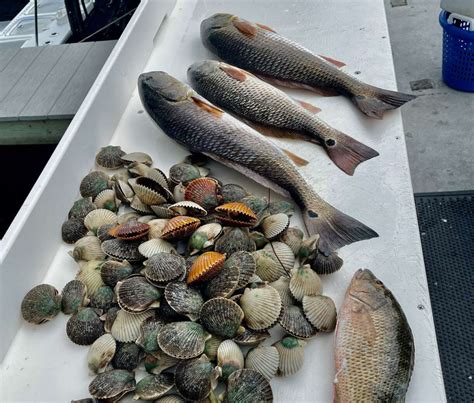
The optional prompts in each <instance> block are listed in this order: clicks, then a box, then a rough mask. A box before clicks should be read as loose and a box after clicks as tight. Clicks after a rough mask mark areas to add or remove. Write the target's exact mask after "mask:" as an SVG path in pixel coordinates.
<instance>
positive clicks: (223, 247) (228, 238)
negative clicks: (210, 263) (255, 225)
mask: <svg viewBox="0 0 474 403" xmlns="http://www.w3.org/2000/svg"><path fill="white" fill-rule="evenodd" d="M214 249H215V251H216V252H219V253H225V254H227V256H230V255H232V254H233V253H235V252H239V251H248V252H253V251H255V249H256V246H255V242H254V241H253V239H251V238H250V235H249V231H248V228H238V227H231V228H229V227H227V228H224V232H223V234H222V235H221V236H220V237H219V239H218V240H217V241H216V245H215V247H214Z"/></svg>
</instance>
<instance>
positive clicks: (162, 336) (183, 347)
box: [158, 322, 210, 360]
mask: <svg viewBox="0 0 474 403" xmlns="http://www.w3.org/2000/svg"><path fill="white" fill-rule="evenodd" d="M209 337H210V335H209V334H208V333H206V332H205V331H204V329H203V327H202V326H201V325H200V324H199V323H196V322H172V323H168V324H167V325H165V326H163V327H162V328H161V329H160V331H159V332H158V345H159V347H160V348H161V350H163V352H165V353H166V354H168V355H170V356H171V357H174V358H178V359H180V360H187V359H190V358H194V357H197V356H199V355H201V354H202V353H203V351H204V346H205V343H206V340H207V339H208V338H209Z"/></svg>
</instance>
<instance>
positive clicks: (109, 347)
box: [87, 333, 117, 374]
mask: <svg viewBox="0 0 474 403" xmlns="http://www.w3.org/2000/svg"><path fill="white" fill-rule="evenodd" d="M116 349H117V343H116V341H115V339H114V338H113V337H112V335H111V334H109V333H106V334H104V335H102V336H100V337H99V338H98V339H97V340H96V341H94V343H92V345H91V347H90V349H89V353H88V354H87V366H88V367H89V370H90V371H91V373H93V374H100V373H102V372H104V371H105V370H106V368H107V366H108V365H109V363H110V361H111V360H112V357H113V356H114V355H115V351H116Z"/></svg>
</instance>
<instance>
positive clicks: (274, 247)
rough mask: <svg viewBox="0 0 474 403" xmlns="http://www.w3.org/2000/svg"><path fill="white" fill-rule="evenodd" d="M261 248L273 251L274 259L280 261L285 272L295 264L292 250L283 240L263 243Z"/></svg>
mask: <svg viewBox="0 0 474 403" xmlns="http://www.w3.org/2000/svg"><path fill="white" fill-rule="evenodd" d="M263 250H266V251H267V252H269V253H273V254H274V255H275V256H276V261H277V262H280V263H281V264H282V265H283V267H284V268H285V270H286V271H287V272H289V271H290V270H291V269H292V268H293V266H294V265H295V261H296V259H295V255H293V251H292V250H291V248H290V247H289V246H288V245H287V244H285V243H283V242H270V243H269V244H268V245H265V247H264V248H263Z"/></svg>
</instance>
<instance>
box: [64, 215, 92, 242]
mask: <svg viewBox="0 0 474 403" xmlns="http://www.w3.org/2000/svg"><path fill="white" fill-rule="evenodd" d="M87 231H88V230H87V228H86V226H85V225H84V220H83V219H82V218H70V219H69V220H67V221H64V223H63V225H62V226H61V238H62V239H63V241H64V242H66V243H70V244H72V243H74V242H76V241H78V240H79V239H81V238H82V237H83V236H85V235H86V234H87Z"/></svg>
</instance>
